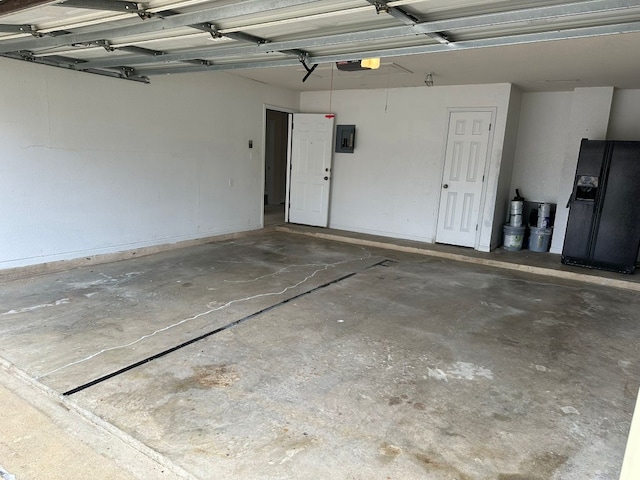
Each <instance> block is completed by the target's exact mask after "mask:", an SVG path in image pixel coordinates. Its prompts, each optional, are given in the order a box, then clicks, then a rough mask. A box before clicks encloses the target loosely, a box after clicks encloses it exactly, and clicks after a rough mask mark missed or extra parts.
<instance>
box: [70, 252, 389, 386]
mask: <svg viewBox="0 0 640 480" xmlns="http://www.w3.org/2000/svg"><path fill="white" fill-rule="evenodd" d="M388 261H389V260H387V259H385V260H381V261H379V262H378V263H374V264H373V265H369V266H368V267H367V268H365V269H364V270H367V269H369V268H373V267H377V266H380V265H384V264H385V262H388ZM364 270H361V271H360V272H353V273H349V274H347V275H343V276H342V277H340V278H336V279H335V280H331V281H330V282H327V283H323V284H322V285H318V286H317V287H314V288H312V289H311V290H307V291H306V292H302V293H299V294H297V295H294V296H293V297H291V298H286V299H284V300H282V301H281V302H279V303H276V304H274V305H271V306H269V307H266V308H263V309H262V310H258V311H257V312H254V313H252V314H251V315H247V316H246V317H243V318H240V319H238V320H235V321H233V322H231V323H229V324H227V325H224V326H222V327H220V328H216V329H215V330H212V331H211V332H208V333H205V334H203V335H200V336H198V337H195V338H192V339H191V340H187V341H186V342H184V343H181V344H180V345H176V346H175V347H171V348H169V349H167V350H164V351H162V352H160V353H156V354H155V355H152V356H150V357H147V358H145V359H144V360H140V361H138V362H136V363H132V364H131V365H128V366H126V367H124V368H121V369H120V370H116V371H115V372H111V373H109V374H107V375H104V376H102V377H99V378H96V379H95V380H92V381H90V382H87V383H85V384H84V385H80V386H79V387H76V388H73V389H71V390H68V391H66V392H64V393H63V394H62V395H63V396H65V397H68V396H69V395H73V394H74V393H78V392H81V391H82V390H85V389H87V388H89V387H93V386H94V385H97V384H98V383H102V382H104V381H105V380H109V379H110V378H113V377H116V376H118V375H120V374H122V373H125V372H128V371H129V370H133V369H134V368H136V367H139V366H141V365H144V364H145V363H149V362H151V361H153V360H156V359H157V358H160V357H164V356H165V355H168V354H170V353H172V352H175V351H176V350H180V349H181V348H184V347H186V346H188V345H191V344H192V343H196V342H199V341H200V340H204V339H205V338H207V337H210V336H211V335H215V334H216V333H220V332H223V331H225V330H227V329H229V328H231V327H235V326H236V325H239V324H241V323H242V322H245V321H247V320H250V319H251V318H254V317H257V316H258V315H262V314H263V313H266V312H268V311H270V310H273V309H274V308H276V307H279V306H281V305H284V304H286V303H289V302H291V301H292V300H296V299H298V298H300V297H304V296H305V295H309V294H310V293H313V292H316V291H318V290H321V289H323V288H326V287H328V286H330V285H334V284H336V283H338V282H341V281H343V280H346V279H347V278H351V277H353V276H354V275H356V274H358V273H361V272H363V271H364Z"/></svg>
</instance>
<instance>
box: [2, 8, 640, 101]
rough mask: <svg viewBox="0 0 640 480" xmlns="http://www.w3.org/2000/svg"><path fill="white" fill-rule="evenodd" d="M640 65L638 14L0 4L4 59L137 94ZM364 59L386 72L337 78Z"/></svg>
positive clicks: (519, 80)
mask: <svg viewBox="0 0 640 480" xmlns="http://www.w3.org/2000/svg"><path fill="white" fill-rule="evenodd" d="M638 51H640V2H638V1H637V0H636V1H628V0H586V1H580V2H566V1H558V0H547V1H531V0H398V1H382V0H322V1H319V0H289V1H281V0H243V1H224V0H150V1H148V2H142V3H136V2H130V1H122V0H66V1H65V0H57V1H50V0H0V55H2V56H5V57H9V58H14V59H18V60H24V61H28V62H35V63H41V64H45V65H50V66H53V67H60V68H67V69H72V70H77V71H80V72H88V73H92V74H97V75H107V76H111V77H116V78H121V79H125V80H131V81H139V82H149V81H152V80H153V77H154V76H157V75H166V74H179V73H187V72H198V71H223V70H226V71H232V72H233V73H235V74H238V75H242V76H246V77H249V78H252V79H254V80H257V81H261V82H265V83H269V84H275V85H281V86H285V87H288V88H293V89H296V90H322V89H329V88H335V89H345V88H376V87H398V86H416V85H424V84H425V83H431V82H430V81H431V80H432V81H433V84H435V85H452V84H458V85H459V84H477V83H480V84H481V83H495V82H511V83H515V84H516V85H519V86H520V87H521V88H523V89H524V90H528V91H540V90H562V89H570V88H574V87H576V86H599V85H613V86H616V87H620V88H640V61H638ZM366 57H380V58H381V59H382V65H381V68H380V69H378V70H368V71H357V72H343V71H338V70H337V69H336V68H335V62H337V61H344V60H359V59H362V58H366ZM314 65H317V67H316V68H315V70H313V72H311V74H310V75H309V76H308V78H307V80H306V81H304V82H303V78H304V77H305V76H306V75H307V73H308V72H309V71H310V70H311V69H313V68H314ZM429 74H431V75H430V76H429V77H428V75H429Z"/></svg>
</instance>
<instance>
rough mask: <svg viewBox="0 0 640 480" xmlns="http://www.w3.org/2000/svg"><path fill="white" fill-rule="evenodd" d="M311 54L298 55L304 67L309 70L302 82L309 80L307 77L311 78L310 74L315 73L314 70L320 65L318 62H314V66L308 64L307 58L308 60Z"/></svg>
mask: <svg viewBox="0 0 640 480" xmlns="http://www.w3.org/2000/svg"><path fill="white" fill-rule="evenodd" d="M308 58H309V56H308V55H306V54H304V55H300V56H299V57H298V60H299V61H300V63H301V64H302V66H303V67H304V69H305V70H306V71H307V74H306V75H305V76H304V78H303V79H302V83H304V82H306V81H307V78H309V76H310V75H311V74H312V73H313V71H314V70H315V69H316V67H317V66H318V64H317V63H314V64H313V66H311V67H309V65H307V60H308Z"/></svg>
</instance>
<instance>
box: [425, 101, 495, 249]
mask: <svg viewBox="0 0 640 480" xmlns="http://www.w3.org/2000/svg"><path fill="white" fill-rule="evenodd" d="M460 112H489V113H491V130H490V131H489V138H488V139H487V158H486V162H485V165H484V171H483V172H482V174H483V175H484V181H483V182H482V192H481V194H480V205H479V212H478V230H477V231H476V237H475V240H474V242H473V249H474V250H478V247H479V245H480V237H481V233H482V228H483V223H484V222H483V220H484V216H485V211H484V209H485V203H486V199H487V186H488V185H489V182H490V178H489V173H490V172H491V154H492V153H493V136H494V134H495V131H496V117H497V114H498V107H448V108H447V121H446V127H445V129H444V138H443V141H442V152H441V154H440V158H441V159H442V161H441V164H440V176H439V177H438V184H439V185H440V187H439V192H438V204H437V207H436V221H435V225H434V232H433V239H434V242H435V241H436V240H437V238H438V223H439V218H440V204H441V200H442V179H443V177H444V173H445V161H446V157H447V140H448V139H449V123H450V121H451V114H452V113H460ZM499 174H500V172H499V171H498V175H499Z"/></svg>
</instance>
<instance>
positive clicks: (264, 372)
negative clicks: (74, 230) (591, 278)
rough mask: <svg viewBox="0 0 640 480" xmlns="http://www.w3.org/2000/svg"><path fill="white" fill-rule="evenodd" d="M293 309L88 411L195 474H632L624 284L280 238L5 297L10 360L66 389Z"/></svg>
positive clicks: (82, 400)
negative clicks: (626, 456) (627, 468)
mask: <svg viewBox="0 0 640 480" xmlns="http://www.w3.org/2000/svg"><path fill="white" fill-rule="evenodd" d="M385 259H388V260H390V261H388V262H385V263H384V264H380V263H379V262H380V261H383V260H385ZM354 272H355V274H354V275H353V276H349V277H348V278H344V279H343V280H341V281H339V282H337V283H330V282H331V281H332V280H333V279H337V278H342V277H345V275H349V274H351V273H354ZM324 284H327V286H326V287H325V288H322V289H320V290H317V291H313V292H312V293H309V294H308V295H303V296H300V297H295V295H297V294H299V293H300V292H303V291H305V289H306V290H312V289H313V288H314V287H316V286H318V285H324ZM184 285H190V286H189V287H185V286H184ZM294 297H295V298H294ZM283 298H294V299H293V300H292V301H290V302H286V303H283V304H281V305H278V307H277V308H273V309H271V310H268V311H266V312H265V313H264V314H261V315H259V316H257V317H255V318H252V319H251V320H249V321H247V322H244V323H241V324H239V325H237V326H235V327H233V328H231V329H228V330H224V331H221V332H220V333H218V334H216V335H213V336H211V337H208V338H206V339H204V340H202V341H200V342H197V343H194V344H192V345H189V346H187V347H185V348H182V349H180V350H177V351H175V352H172V353H170V354H168V355H166V356H164V357H162V358H158V359H156V360H153V361H151V362H149V363H146V364H144V365H142V366H140V367H138V368H135V369H133V370H130V371H128V372H126V373H123V374H122V375H118V376H116V377H114V378H111V379H109V380H106V381H104V382H102V383H100V384H98V385H95V386H92V387H90V388H87V389H86V390H83V391H82V392H79V393H77V394H75V395H73V396H72V397H71V398H72V399H73V401H75V402H77V403H78V404H79V405H81V406H83V407H85V408H87V409H88V410H90V411H92V412H94V413H96V414H97V415H99V416H100V417H102V418H104V419H106V420H108V421H109V422H111V423H113V424H114V425H116V426H117V427H119V428H120V429H122V430H123V431H124V432H127V433H128V434H130V435H132V436H134V437H136V438H138V439H139V440H141V441H143V442H144V443H146V444H147V445H149V446H151V447H152V448H154V449H156V450H157V451H159V452H160V453H162V454H164V455H166V456H167V457H169V458H170V459H171V460H173V461H174V462H176V463H177V464H179V465H181V466H182V467H183V468H185V469H186V470H188V471H190V472H192V473H193V474H194V475H195V476H197V477H198V478H211V475H212V472H224V474H223V476H224V477H225V478H265V479H267V478H292V479H293V478H353V479H370V478H393V479H411V478H430V479H431V478H433V479H436V480H438V479H466V478H469V479H487V480H488V479H498V478H499V479H504V480H506V479H533V480H538V479H563V480H572V479H583V478H596V479H609V478H611V479H614V478H617V475H618V473H619V469H620V464H621V462H622V456H623V451H624V445H625V441H626V435H627V431H628V428H629V425H630V420H631V414H632V409H633V405H634V403H635V393H634V392H637V389H638V378H640V375H639V374H640V365H639V364H638V360H637V359H638V358H640V355H638V354H639V353H640V351H639V348H640V347H639V345H640V343H639V342H638V340H639V339H640V322H638V320H640V318H639V315H638V313H637V312H638V300H637V299H636V295H635V294H633V293H631V292H625V291H622V290H614V289H607V288H604V287H594V286H587V285H582V284H578V283H573V282H568V281H558V280H548V279H546V278H544V277H537V276H533V275H529V276H527V275H525V274H521V273H515V272H506V271H500V270H496V269H491V268H487V267H479V266H472V265H467V264H458V263H454V262H447V261H443V260H437V259H428V258H424V257H418V256H412V255H408V254H397V253H391V252H387V251H383V250H374V249H363V248H360V247H355V246H349V245H344V244H338V243H332V242H329V241H322V240H317V239H301V238H299V237H296V236H294V235H287V234H283V233H269V234H264V235H261V236H255V237H247V238H246V239H241V240H236V241H229V242H221V243H215V244H211V245H205V246H201V247H195V248H190V249H186V250H184V251H173V252H168V253H166V254H160V255H156V256H153V257H147V258H140V259H135V260H130V261H126V262H118V263H114V264H109V265H105V266H100V267H92V268H90V269H78V270H76V271H72V272H65V273H61V274H54V275H48V276H43V277H38V278H34V279H30V280H29V279H28V280H22V281H17V282H10V283H7V284H4V285H3V288H2V290H1V292H0V312H10V311H12V310H15V311H16V312H17V313H11V314H6V315H0V335H1V336H2V338H7V339H8V338H10V339H11V343H10V344H7V343H6V342H3V346H2V348H1V354H2V356H3V357H4V358H6V359H8V360H10V361H12V362H13V363H15V364H16V365H17V366H18V367H20V368H22V369H23V370H25V371H27V372H29V373H30V374H32V375H34V376H37V375H42V373H43V372H44V373H46V372H47V371H55V370H56V369H57V368H60V367H63V368H62V369H61V370H58V371H56V372H55V373H53V374H50V375H45V376H42V378H41V379H40V381H42V382H44V383H46V384H47V385H50V386H52V387H53V388H58V389H59V390H58V391H64V390H63V389H64V388H67V387H69V386H70V385H72V386H75V385H78V384H80V383H82V382H84V381H87V379H91V378H93V377H95V376H97V375H100V374H104V373H105V372H109V371H113V369H114V368H116V367H119V366H122V365H127V364H129V363H131V362H132V361H134V360H136V359H139V358H144V357H145V356H148V355H149V354H153V353H155V352H158V351H161V350H162V349H164V348H167V347H170V346H172V345H176V344H178V343H179V342H181V341H184V340H185V339H188V338H193V337H194V336H197V335H198V334H201V333H202V332H203V331H207V330H208V329H211V328H215V327H219V326H221V325H225V324H226V323H228V322H230V321H233V320H236V319H238V318H242V317H243V316H246V315H250V314H251V312H256V311H259V310H261V309H264V308H265V307H266V306H269V305H274V304H277V303H278V302H279V301H281V300H282V299H283ZM64 299H68V301H66V300H65V301H64V302H60V303H58V304H57V305H56V302H57V301H60V300H64ZM241 300H242V301H241ZM32 307H38V308H32ZM220 307H222V308H220ZM25 309H26V310H25ZM203 312H205V313H203ZM184 319H191V320H189V321H187V322H183V323H179V322H181V321H182V320H184ZM177 323H179V324H178V325H176V324H177ZM171 325H175V326H173V327H171V328H169V329H167V330H164V331H161V332H159V333H158V334H155V335H151V336H148V337H145V338H144V339H142V340H140V341H139V342H137V343H132V344H131V345H129V346H128V347H126V348H118V349H113V350H108V349H110V348H113V347H114V346H121V345H126V344H128V343H131V342H133V341H135V340H137V339H140V338H141V337H143V336H145V335H147V334H148V333H149V332H155V331H160V330H162V329H164V328H166V327H167V326H171ZM101 350H105V352H104V353H102V354H100V355H97V356H95V357H92V358H91V359H89V360H86V361H82V362H79V363H76V364H73V365H71V364H72V363H73V362H74V361H76V360H77V359H84V358H87V357H88V356H90V355H92V354H94V353H96V352H99V351H101ZM47 369H48V370H47ZM220 474H221V475H222V473H220Z"/></svg>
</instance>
